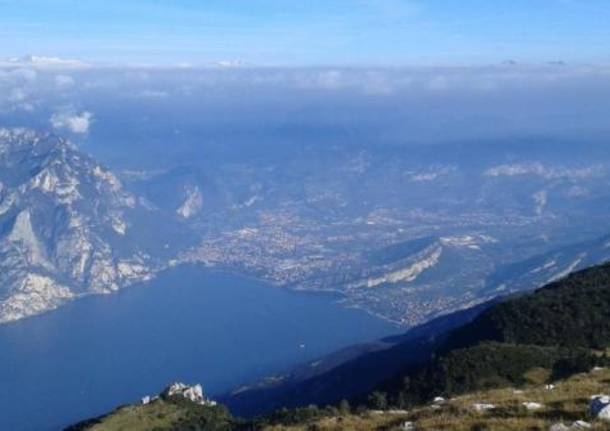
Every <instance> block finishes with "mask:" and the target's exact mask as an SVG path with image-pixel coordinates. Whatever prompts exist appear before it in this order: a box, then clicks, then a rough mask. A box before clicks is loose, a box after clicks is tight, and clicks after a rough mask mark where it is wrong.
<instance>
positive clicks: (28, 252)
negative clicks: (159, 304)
mask: <svg viewBox="0 0 610 431" xmlns="http://www.w3.org/2000/svg"><path fill="white" fill-rule="evenodd" d="M137 211H146V209H145V208H144V207H143V205H141V204H140V202H139V201H138V200H137V199H136V198H135V197H134V196H133V195H131V194H130V193H128V192H126V191H125V190H124V189H123V187H122V185H121V183H120V181H119V180H118V179H117V178H116V177H115V176H114V175H113V174H112V173H110V172H109V171H108V170H107V169H105V168H104V167H102V166H100V165H99V164H97V163H96V162H95V161H94V160H92V159H91V158H90V157H88V156H87V155H85V154H83V153H81V152H80V151H79V150H78V149H77V148H76V147H74V146H73V145H71V144H70V143H69V142H67V141H65V140H63V139H60V138H58V137H55V136H53V135H51V134H42V133H37V132H34V131H31V130H25V129H10V130H9V129H0V323H4V322H9V321H13V320H17V319H20V318H23V317H27V316H31V315H34V314H38V313H41V312H44V311H47V310H51V309H53V308H56V307H58V306H59V305H61V304H62V303H65V302H66V301H69V300H71V299H73V298H77V297H80V296H83V295H88V294H101V293H108V292H112V291H115V290H118V289H120V288H121V287H123V286H125V285H128V284H130V283H133V282H135V281H140V280H144V279H147V278H150V277H151V275H152V272H153V270H152V263H151V258H150V256H149V255H148V254H147V253H146V252H145V251H144V250H140V249H138V247H137V246H134V245H133V244H134V242H133V241H128V240H126V239H127V237H129V236H130V228H131V226H132V221H131V220H132V217H133V215H134V213H136V212H137Z"/></svg>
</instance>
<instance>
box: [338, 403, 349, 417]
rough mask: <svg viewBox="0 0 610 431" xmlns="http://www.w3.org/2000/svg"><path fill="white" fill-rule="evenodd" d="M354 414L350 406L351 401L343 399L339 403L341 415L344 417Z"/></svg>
mask: <svg viewBox="0 0 610 431" xmlns="http://www.w3.org/2000/svg"><path fill="white" fill-rule="evenodd" d="M351 412H352V406H350V405H349V401H347V400H345V399H343V400H341V402H340V403H339V413H340V414H341V415H342V416H347V415H349V414H350V413H351Z"/></svg>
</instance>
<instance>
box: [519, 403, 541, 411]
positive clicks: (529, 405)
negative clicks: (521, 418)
mask: <svg viewBox="0 0 610 431" xmlns="http://www.w3.org/2000/svg"><path fill="white" fill-rule="evenodd" d="M523 407H525V408H526V409H527V410H540V409H541V408H543V407H544V405H542V404H540V403H534V402H530V401H528V402H524V403H523Z"/></svg>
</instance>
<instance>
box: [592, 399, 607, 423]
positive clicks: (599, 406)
mask: <svg viewBox="0 0 610 431" xmlns="http://www.w3.org/2000/svg"><path fill="white" fill-rule="evenodd" d="M589 408H590V410H591V416H592V417H594V418H595V419H602V420H606V421H610V396H608V395H593V396H592V397H591V403H590V405H589Z"/></svg>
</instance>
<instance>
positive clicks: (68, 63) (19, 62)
mask: <svg viewBox="0 0 610 431" xmlns="http://www.w3.org/2000/svg"><path fill="white" fill-rule="evenodd" d="M0 66H5V67H15V66H18V67H32V68H36V69H84V68H87V67H88V64H87V63H84V62H82V61H80V60H72V59H64V58H59V57H45V56H38V55H26V56H24V57H16V58H9V59H8V60H4V61H0Z"/></svg>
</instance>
